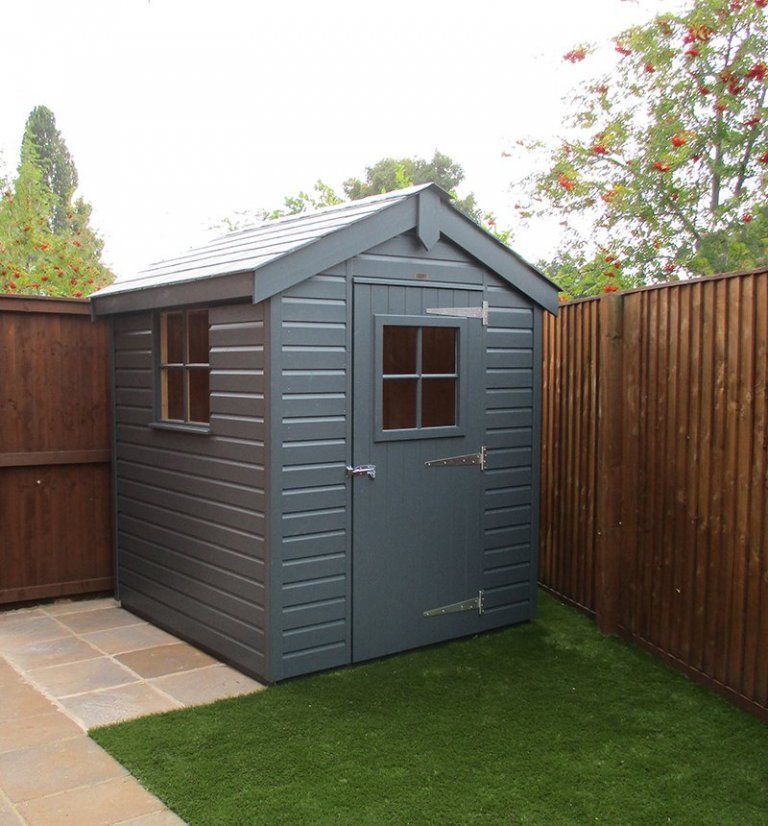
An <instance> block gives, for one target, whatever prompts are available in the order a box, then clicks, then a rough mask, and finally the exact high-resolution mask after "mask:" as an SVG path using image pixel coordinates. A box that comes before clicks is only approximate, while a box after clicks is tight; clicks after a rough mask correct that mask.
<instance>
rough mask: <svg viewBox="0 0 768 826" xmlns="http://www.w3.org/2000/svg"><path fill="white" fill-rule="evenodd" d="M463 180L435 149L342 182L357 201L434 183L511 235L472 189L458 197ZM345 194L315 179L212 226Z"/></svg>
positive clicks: (384, 162)
mask: <svg viewBox="0 0 768 826" xmlns="http://www.w3.org/2000/svg"><path fill="white" fill-rule="evenodd" d="M463 181H464V170H463V169H462V167H461V166H460V165H459V164H458V163H457V162H456V161H454V160H452V159H451V158H450V157H448V155H445V154H443V153H442V152H438V151H437V150H435V154H434V156H433V157H432V160H430V161H428V160H425V159H424V158H382V159H381V160H380V161H377V162H376V163H375V164H373V166H368V167H366V169H365V177H364V179H360V178H347V180H346V181H344V183H343V184H342V190H343V193H344V195H345V196H346V200H350V201H357V200H360V199H361V198H367V197H369V196H371V195H380V194H381V193H383V192H391V191H393V190H396V189H405V188H406V187H409V186H415V185H418V184H426V183H435V184H437V185H438V186H440V187H442V188H443V189H444V190H445V191H446V192H448V193H449V194H450V195H451V197H452V198H453V202H454V206H456V208H457V209H459V210H461V211H462V212H463V213H464V214H465V215H467V216H468V217H469V218H471V219H472V220H473V221H475V222H476V223H478V224H480V225H481V226H483V227H484V228H485V229H487V230H488V231H489V232H491V233H493V234H494V235H495V236H496V237H497V238H499V239H500V240H501V241H503V242H504V243H508V242H509V239H510V235H511V233H510V230H509V229H503V230H500V229H498V228H497V226H496V219H495V217H494V215H493V213H492V212H488V211H485V210H482V209H481V208H480V207H479V205H478V204H477V200H476V198H475V196H474V194H473V193H471V192H470V193H469V194H468V195H466V196H465V197H464V198H459V197H458V195H457V194H456V190H457V189H458V187H459V186H460V185H461V184H462V183H463ZM344 200H345V198H344V197H342V196H341V195H339V194H338V193H337V192H336V190H334V189H333V187H331V186H329V185H328V184H326V183H324V182H323V181H322V180H318V181H317V182H316V183H315V185H314V187H313V190H312V193H308V192H299V193H298V194H297V195H292V196H288V197H286V198H285V200H284V201H283V206H282V207H281V208H278V209H272V210H259V211H257V212H256V213H248V212H239V213H235V215H234V216H233V217H232V218H225V219H224V220H223V221H222V222H220V223H219V224H217V225H216V227H215V228H223V229H226V230H228V231H233V230H236V229H241V228H242V227H243V226H246V225H247V224H248V223H252V222H253V220H254V219H255V220H260V221H265V220H273V219H275V218H280V217H283V216H285V215H294V214H297V213H300V212H305V211H306V210H308V209H320V208H322V207H327V206H335V205H336V204H340V203H343V202H344Z"/></svg>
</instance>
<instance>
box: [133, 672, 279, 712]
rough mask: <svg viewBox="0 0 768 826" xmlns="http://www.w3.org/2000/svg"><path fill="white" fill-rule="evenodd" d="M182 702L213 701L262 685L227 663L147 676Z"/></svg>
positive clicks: (187, 704) (186, 703)
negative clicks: (153, 677) (166, 674)
mask: <svg viewBox="0 0 768 826" xmlns="http://www.w3.org/2000/svg"><path fill="white" fill-rule="evenodd" d="M149 682H150V685H154V686H156V687H157V688H160V689H162V690H163V691H164V692H166V693H167V694H170V695H171V697H174V698H176V699H177V700H178V701H179V702H180V703H183V704H184V705H185V706H198V705H203V704H204V703H213V702H215V701H216V700H222V699H224V698H225V697H239V696H241V695H243V694H253V693H254V692H256V691H261V690H262V689H263V688H264V686H263V685H262V684H261V683H257V682H256V680H252V679H251V678H250V677H246V676H245V674H241V673H240V672H239V671H235V669H234V668H230V667H229V666H227V665H212V666H209V667H208V668H199V669H197V670H196V671H183V672H181V673H180V674H170V675H168V676H166V677H158V678H156V679H154V680H150V681H149Z"/></svg>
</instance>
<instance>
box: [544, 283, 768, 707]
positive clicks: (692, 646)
mask: <svg viewBox="0 0 768 826" xmlns="http://www.w3.org/2000/svg"><path fill="white" fill-rule="evenodd" d="M767 344H768V272H765V271H762V272H753V273H745V274H735V275H729V276H718V277H714V278H707V279H701V280H698V281H692V282H684V283H679V284H671V285H667V286H664V287H658V288H649V289H643V290H636V291H631V292H627V293H623V294H613V295H610V296H605V297H602V298H599V299H589V300H584V301H578V302H573V303H570V304H567V305H564V306H563V307H562V312H561V314H560V316H559V318H549V319H547V321H546V323H545V328H544V359H545V364H544V388H543V411H544V414H543V415H544V423H543V433H542V448H543V455H542V461H543V472H542V505H541V508H542V514H541V580H542V584H543V585H544V586H545V587H546V588H548V589H550V590H551V591H553V592H555V593H556V594H558V595H560V596H562V597H564V598H566V599H567V600H569V601H571V602H573V603H575V604H577V605H578V606H580V607H581V608H583V609H584V610H586V611H588V612H589V613H592V614H594V615H595V617H596V619H597V622H598V624H599V626H600V627H601V629H602V630H603V631H605V632H606V633H618V634H621V635H622V636H624V637H626V638H628V639H630V640H631V641H633V642H636V643H637V644H639V645H641V646H643V647H644V648H646V649H648V650H651V651H653V652H654V653H656V654H657V655H659V656H661V657H662V658H663V659H665V660H666V661H667V662H669V663H671V664H674V665H676V666H677V667H679V668H680V669H682V670H683V671H685V672H686V673H687V674H688V675H689V676H691V677H693V678H696V679H699V680H701V681H703V682H706V683H708V684H710V685H711V686H713V687H715V688H716V689H717V690H719V691H720V692H721V693H723V694H725V695H726V696H728V697H729V698H730V699H731V700H733V701H735V702H737V703H738V704H739V705H741V706H743V707H745V708H747V709H749V710H750V711H752V712H754V713H756V714H758V715H759V716H762V717H763V718H765V719H768V451H767V444H768V440H767V436H766V416H767V415H768V410H767V408H768V394H767V391H766V379H767V374H768V359H767V355H768V354H767V352H766V345H767Z"/></svg>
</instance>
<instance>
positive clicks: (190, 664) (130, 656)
mask: <svg viewBox="0 0 768 826" xmlns="http://www.w3.org/2000/svg"><path fill="white" fill-rule="evenodd" d="M115 659H116V660H118V661H119V662H121V663H123V664H124V665H127V666H128V668H130V669H132V670H133V671H135V672H136V673H137V674H140V675H141V676H142V677H145V678H150V677H162V676H163V675H165V674H173V673H175V672H177V671H190V670H191V669H193V668H202V667H203V666H206V665H215V664H216V660H214V659H213V657H209V656H208V655H207V654H204V653H203V652H202V651H199V650H198V649H197V648H193V647H192V646H191V645H187V643H185V642H176V643H172V644H170V645H158V646H156V647H154V648H147V649H144V650H143V651H131V652H129V653H127V654H118V655H117V657H115Z"/></svg>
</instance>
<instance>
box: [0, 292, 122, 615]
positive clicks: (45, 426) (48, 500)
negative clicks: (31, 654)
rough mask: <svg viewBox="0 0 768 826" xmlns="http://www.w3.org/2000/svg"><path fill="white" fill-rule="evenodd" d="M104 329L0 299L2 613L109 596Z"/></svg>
mask: <svg viewBox="0 0 768 826" xmlns="http://www.w3.org/2000/svg"><path fill="white" fill-rule="evenodd" d="M108 337H109V329H108V326H107V324H106V323H105V322H97V323H93V322H91V319H90V308H89V306H88V303H87V302H83V301H74V300H67V299H51V298H33V297H24V298H17V297H15V296H0V526H2V527H1V528H0V530H1V531H2V538H1V539H0V605H1V604H8V603H14V602H21V601H25V600H34V599H45V598H48V597H57V596H67V595H74V594H85V593H91V592H98V591H106V590H111V589H112V553H111V534H112V531H111V509H110V504H111V473H110V460H111V448H110V440H111V435H110V431H109V422H110V420H111V413H110V397H109V386H110V383H109V338H108Z"/></svg>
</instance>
